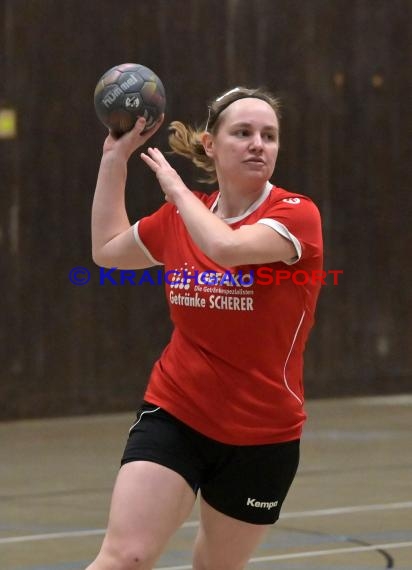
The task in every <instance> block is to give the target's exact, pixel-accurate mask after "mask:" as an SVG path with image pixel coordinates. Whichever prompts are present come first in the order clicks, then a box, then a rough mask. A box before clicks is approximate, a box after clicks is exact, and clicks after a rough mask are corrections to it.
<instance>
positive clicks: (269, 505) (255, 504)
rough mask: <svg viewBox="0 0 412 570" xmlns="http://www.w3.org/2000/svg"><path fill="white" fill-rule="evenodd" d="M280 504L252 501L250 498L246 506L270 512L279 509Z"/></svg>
mask: <svg viewBox="0 0 412 570" xmlns="http://www.w3.org/2000/svg"><path fill="white" fill-rule="evenodd" d="M278 503H279V501H271V502H266V501H257V500H256V499H252V498H251V497H248V500H247V503H246V506H247V507H254V508H255V509H267V510H268V511H270V509H273V508H274V507H277V506H278Z"/></svg>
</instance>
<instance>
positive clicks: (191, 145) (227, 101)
mask: <svg viewBox="0 0 412 570" xmlns="http://www.w3.org/2000/svg"><path fill="white" fill-rule="evenodd" d="M248 97H252V98H255V99H261V100H262V101H265V102H266V103H268V105H270V106H271V107H272V109H273V110H274V112H275V114H276V116H277V118H278V120H279V119H280V102H279V99H277V98H276V97H274V95H272V93H270V92H269V91H266V90H264V89H262V88H258V89H248V88H246V87H235V88H234V89H231V90H230V91H226V92H225V93H223V94H222V95H220V96H219V97H217V98H216V99H214V100H213V101H212V102H211V103H210V105H209V107H208V108H209V116H208V119H207V121H206V125H205V127H204V128H203V129H200V128H199V129H197V128H193V127H191V126H187V125H185V124H183V123H181V122H180V121H173V122H172V123H171V124H170V126H169V130H170V135H169V145H170V148H171V149H172V151H173V152H174V153H176V154H179V155H181V156H184V157H186V158H188V159H189V160H191V161H192V162H193V164H195V166H197V167H198V168H200V169H201V170H204V171H205V172H207V176H206V177H205V178H203V179H200V182H207V183H209V184H213V183H215V182H216V180H217V176H216V169H215V165H214V161H213V159H212V158H210V157H209V156H207V154H206V153H205V149H204V147H203V143H202V136H203V134H204V132H205V131H207V132H209V133H211V134H212V135H214V134H216V133H217V131H218V129H219V125H220V122H221V113H222V112H223V111H224V110H225V109H226V108H227V107H228V106H229V105H231V104H232V103H234V102H235V101H237V100H238V99H245V98H248Z"/></svg>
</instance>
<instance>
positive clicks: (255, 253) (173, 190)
mask: <svg viewBox="0 0 412 570" xmlns="http://www.w3.org/2000/svg"><path fill="white" fill-rule="evenodd" d="M141 157H142V158H143V160H144V161H145V162H146V164H148V165H149V166H150V168H151V169H152V170H153V171H154V172H155V173H156V176H157V178H158V180H159V182H160V185H161V187H162V189H163V192H164V193H165V195H166V198H167V200H169V201H170V202H172V203H173V204H175V206H176V207H177V209H178V210H179V213H180V216H181V217H182V219H183V221H184V223H185V225H186V227H187V229H188V231H189V233H190V235H191V237H192V239H193V240H194V241H195V242H196V244H197V245H198V246H199V247H200V249H201V250H202V251H203V252H204V253H205V254H206V255H207V256H208V257H210V258H211V259H213V260H214V261H216V263H218V264H219V265H223V266H226V267H233V266H236V265H247V264H255V263H272V262H276V261H288V260H290V259H293V258H294V257H295V256H296V250H295V247H294V245H293V244H292V243H291V242H290V241H289V240H288V239H287V238H284V237H283V236H281V235H280V234H278V233H277V232H276V231H274V230H273V229H272V228H270V227H268V226H265V225H263V224H253V225H249V226H241V227H240V228H239V229H237V230H232V229H231V228H230V227H229V226H228V225H227V224H226V223H225V222H224V221H223V220H221V219H219V218H218V217H217V216H215V214H213V213H212V212H210V210H209V209H208V208H207V207H206V206H205V205H204V204H203V203H202V202H201V201H200V200H199V199H198V198H197V197H196V196H195V195H194V194H192V192H191V191H190V190H189V189H188V188H187V187H186V186H185V184H184V183H183V181H182V179H181V178H180V176H179V175H178V174H177V172H176V171H175V170H174V169H173V168H172V167H171V166H170V164H169V163H168V162H167V160H166V159H165V158H164V156H163V155H162V153H161V152H160V151H159V150H158V149H151V148H149V150H148V154H144V153H142V154H141Z"/></svg>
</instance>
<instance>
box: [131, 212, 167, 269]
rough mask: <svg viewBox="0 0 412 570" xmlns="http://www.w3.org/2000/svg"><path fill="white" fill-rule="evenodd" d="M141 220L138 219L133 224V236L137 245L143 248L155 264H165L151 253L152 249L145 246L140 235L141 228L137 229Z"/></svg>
mask: <svg viewBox="0 0 412 570" xmlns="http://www.w3.org/2000/svg"><path fill="white" fill-rule="evenodd" d="M139 222H140V220H138V221H137V222H136V223H135V225H134V226H133V236H134V240H135V242H136V243H137V245H139V246H140V247H141V249H142V250H143V253H144V254H145V255H146V256H147V257H148V258H149V259H150V261H151V262H152V263H153V264H154V265H163V263H162V262H161V261H158V260H157V259H155V258H154V257H153V255H152V254H151V253H150V251H149V250H148V249H147V247H146V246H145V244H144V243H143V242H142V240H141V239H140V236H139V230H138V229H137V226H138V225H139Z"/></svg>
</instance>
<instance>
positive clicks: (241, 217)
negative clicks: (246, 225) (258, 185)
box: [210, 182, 273, 224]
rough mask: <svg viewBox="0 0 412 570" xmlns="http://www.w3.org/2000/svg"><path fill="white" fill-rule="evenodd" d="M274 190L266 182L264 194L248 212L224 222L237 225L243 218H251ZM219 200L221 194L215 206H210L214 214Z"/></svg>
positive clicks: (217, 197) (226, 219) (214, 203)
mask: <svg viewBox="0 0 412 570" xmlns="http://www.w3.org/2000/svg"><path fill="white" fill-rule="evenodd" d="M272 188H273V184H271V183H270V182H266V185H265V188H264V190H263V192H262V194H261V195H260V196H259V198H258V199H257V200H255V201H254V202H253V204H252V205H251V206H249V208H248V209H247V210H246V212H244V213H243V214H242V215H241V216H236V217H234V218H225V219H224V221H225V222H226V223H227V224H235V223H236V222H240V220H243V218H246V217H247V216H249V215H250V214H251V213H252V212H254V211H255V210H257V209H258V208H259V206H260V205H261V204H263V202H264V201H265V200H266V198H267V197H268V196H269V194H270V191H271V190H272ZM219 198H220V192H219V194H218V195H217V196H216V199H215V201H214V202H213V204H212V205H211V206H210V211H211V212H213V213H214V211H215V210H216V207H217V203H218V202H219Z"/></svg>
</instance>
